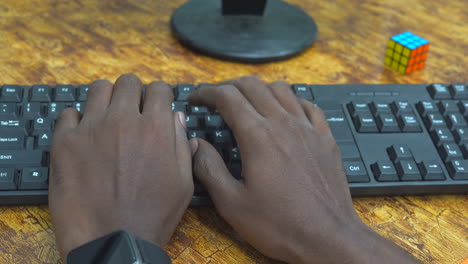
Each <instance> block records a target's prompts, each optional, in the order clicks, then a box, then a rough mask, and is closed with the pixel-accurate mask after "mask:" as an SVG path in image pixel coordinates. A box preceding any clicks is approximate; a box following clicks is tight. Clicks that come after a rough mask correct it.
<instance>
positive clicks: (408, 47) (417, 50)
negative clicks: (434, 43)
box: [385, 32, 429, 74]
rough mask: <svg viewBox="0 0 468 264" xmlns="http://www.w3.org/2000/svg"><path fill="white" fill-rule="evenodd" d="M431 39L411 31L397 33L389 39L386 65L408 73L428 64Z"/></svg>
mask: <svg viewBox="0 0 468 264" xmlns="http://www.w3.org/2000/svg"><path fill="white" fill-rule="evenodd" d="M428 50H429V41H427V40H425V39H423V38H421V37H419V36H416V35H415V34H413V33H411V32H405V33H401V34H398V35H395V36H393V37H391V38H390V40H389V41H388V47H387V54H386V56H385V65H387V66H389V67H391V68H393V69H395V70H397V71H399V72H400V73H402V74H408V73H411V72H414V71H416V70H419V69H422V68H424V66H425V65H426V58H427V53H428Z"/></svg>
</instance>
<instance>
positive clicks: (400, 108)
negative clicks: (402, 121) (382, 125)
mask: <svg viewBox="0 0 468 264" xmlns="http://www.w3.org/2000/svg"><path fill="white" fill-rule="evenodd" d="M390 107H391V108H392V112H393V113H394V114H395V115H397V114H403V113H413V110H412V109H411V105H410V103H408V102H407V101H396V102H393V103H391V104H390Z"/></svg>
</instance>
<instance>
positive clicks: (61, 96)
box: [55, 85, 75, 102]
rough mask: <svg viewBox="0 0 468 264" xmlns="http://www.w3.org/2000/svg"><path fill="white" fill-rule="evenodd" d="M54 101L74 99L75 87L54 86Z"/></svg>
mask: <svg viewBox="0 0 468 264" xmlns="http://www.w3.org/2000/svg"><path fill="white" fill-rule="evenodd" d="M55 101H57V102H72V101H75V88H74V87H73V86H71V85H57V87H55Z"/></svg>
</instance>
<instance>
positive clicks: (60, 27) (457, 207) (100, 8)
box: [0, 0, 468, 264]
mask: <svg viewBox="0 0 468 264" xmlns="http://www.w3.org/2000/svg"><path fill="white" fill-rule="evenodd" d="M183 2H184V1H183V0H171V1H162V0H133V1H131V0H127V1H123V0H122V1H118V0H30V1H26V0H24V1H22V0H2V1H1V2H0V83H15V84H35V83H46V84H55V83H72V84H80V83H89V82H91V81H93V80H96V79H102V78H105V79H109V80H112V81H114V80H115V79H116V78H117V77H118V76H119V75H120V74H123V73H128V72H131V73H135V74H137V75H138V76H140V77H141V78H142V80H143V81H144V82H146V83H148V82H150V81H152V80H164V81H166V82H169V83H171V84H175V83H199V82H218V81H222V80H226V79H231V78H236V77H239V76H241V75H248V74H256V75H258V76H260V77H261V78H263V79H264V80H266V81H274V80H277V79H280V80H286V81H288V82H291V83H316V84H326V83H327V84H328V83H331V84H335V83H431V82H445V83H449V82H464V83H468V73H467V69H468V59H467V58H466V57H467V56H468V30H467V29H466V22H467V21H468V8H467V2H466V1H465V0H460V1H442V0H439V1H428V0H411V1H408V0H392V1H378V0H374V1H372V0H333V1H328V0H327V1H325V0H303V1H301V0H291V1H289V2H291V3H293V4H295V5H297V6H300V7H302V8H303V9H304V10H305V11H306V12H308V13H309V14H310V15H312V16H313V17H314V18H315V20H316V21H317V24H318V26H319V30H320V35H319V39H318V41H317V42H316V43H315V44H314V45H313V47H311V48H309V49H308V50H307V51H306V52H305V53H303V54H302V55H301V56H299V57H296V58H293V59H290V60H288V61H283V62H278V63H271V64H261V65H244V64H237V63H231V62H224V61H219V60H216V59H211V58H208V57H205V56H202V55H198V54H195V53H192V52H190V51H188V50H186V49H185V48H184V47H182V46H181V45H180V44H179V43H178V42H177V40H176V39H175V38H174V36H173V35H172V33H171V31H170V27H169V21H170V15H171V14H172V13H173V11H174V10H175V9H176V8H177V7H178V6H179V5H181V4H182V3H183ZM406 30H410V31H412V32H414V33H416V34H418V35H421V36H422V37H424V38H426V39H428V40H429V41H431V43H432V46H431V50H430V53H429V57H428V61H427V66H426V69H425V70H423V71H419V72H415V73H413V74H411V75H409V76H405V75H400V74H399V73H397V72H394V71H393V70H389V69H386V68H385V67H384V66H383V58H384V52H385V47H386V44H387V40H388V38H389V37H390V36H392V35H394V34H397V33H401V32H404V31H406ZM354 205H355V207H356V210H357V211H358V213H359V215H360V216H361V217H362V219H363V221H364V222H366V223H367V224H368V225H370V226H371V227H372V228H373V229H374V230H375V231H377V232H378V233H380V234H382V235H383V236H385V237H387V238H389V239H390V240H392V241H394V242H395V243H397V244H398V245H400V246H402V247H403V248H405V249H406V250H408V251H409V252H411V254H413V255H414V256H416V257H417V258H418V259H420V260H421V261H422V262H424V263H437V264H458V263H460V262H462V261H463V259H465V258H467V257H468V197H467V196H424V197H379V198H356V199H354ZM311 224H312V223H311ZM166 249H167V251H168V252H169V254H170V255H171V257H172V258H173V260H174V263H274V262H273V261H271V260H269V259H267V258H265V257H263V256H262V255H261V254H259V253H258V252H257V251H256V250H255V249H253V248H252V247H250V246H249V245H248V244H247V243H246V242H244V241H243V240H242V239H241V238H240V237H239V236H237V235H236V233H235V232H234V231H233V230H232V229H231V228H230V227H229V226H228V225H227V224H226V223H225V222H224V221H223V220H222V219H221V218H220V217H219V216H218V215H217V214H216V212H215V211H214V210H213V209H210V208H202V209H190V210H188V212H187V213H186V215H185V216H184V218H183V221H182V222H181V223H180V226H179V227H178V229H177V231H176V233H175V234H174V237H173V239H172V241H171V242H170V243H169V244H168V245H167V247H166ZM0 263H25V264H35V263H61V261H60V259H59V255H58V253H57V250H56V247H55V242H54V235H53V230H52V228H51V224H50V216H49V211H48V209H47V207H46V206H39V207H34V206H31V207H23V206H21V207H0Z"/></svg>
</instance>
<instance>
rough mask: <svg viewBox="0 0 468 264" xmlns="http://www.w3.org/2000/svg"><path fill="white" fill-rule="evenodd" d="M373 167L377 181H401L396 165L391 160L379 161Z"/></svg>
mask: <svg viewBox="0 0 468 264" xmlns="http://www.w3.org/2000/svg"><path fill="white" fill-rule="evenodd" d="M371 169H372V173H374V176H375V179H376V180H377V181H399V179H398V175H397V172H396V170H395V166H393V164H392V163H391V162H389V161H378V162H376V163H374V164H372V165H371Z"/></svg>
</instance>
